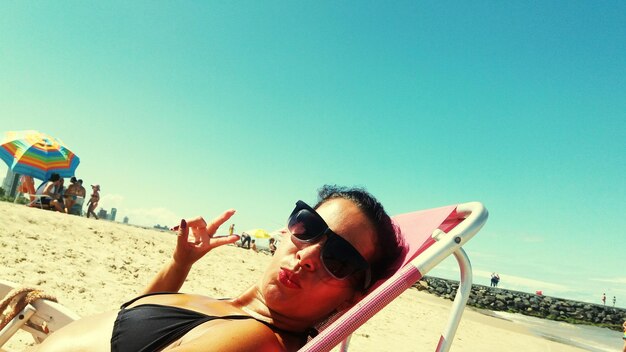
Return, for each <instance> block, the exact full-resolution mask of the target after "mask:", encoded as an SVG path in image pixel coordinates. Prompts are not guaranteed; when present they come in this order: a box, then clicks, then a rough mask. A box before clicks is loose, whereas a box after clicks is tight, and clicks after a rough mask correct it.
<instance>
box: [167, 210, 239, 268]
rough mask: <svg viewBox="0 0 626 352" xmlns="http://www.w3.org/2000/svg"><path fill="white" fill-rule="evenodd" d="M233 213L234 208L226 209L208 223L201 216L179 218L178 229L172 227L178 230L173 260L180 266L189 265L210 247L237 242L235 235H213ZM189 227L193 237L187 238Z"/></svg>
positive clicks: (237, 238)
mask: <svg viewBox="0 0 626 352" xmlns="http://www.w3.org/2000/svg"><path fill="white" fill-rule="evenodd" d="M234 214H235V210H233V209H231V210H227V211H225V212H224V213H222V215H220V216H218V217H216V218H215V219H213V221H212V222H211V223H209V224H208V225H207V223H206V221H204V219H203V218H202V217H197V218H195V219H192V220H189V221H185V220H184V219H183V220H181V222H180V226H177V227H178V229H177V228H174V230H176V229H177V230H178V241H177V243H176V248H175V249H174V255H173V257H174V262H175V263H176V264H178V265H182V266H191V265H192V264H193V263H195V262H196V261H198V260H199V259H200V258H202V257H203V256H204V255H205V254H207V253H208V252H209V251H210V250H211V249H213V248H216V247H219V246H223V245H225V244H229V243H234V242H237V241H238V240H239V236H237V235H232V236H225V237H217V238H216V237H213V235H215V232H216V231H217V229H218V228H219V227H220V226H221V225H222V224H223V223H225V222H226V221H228V219H230V217H231V216H233V215H234ZM190 229H191V233H192V235H193V239H190V238H189V230H190Z"/></svg>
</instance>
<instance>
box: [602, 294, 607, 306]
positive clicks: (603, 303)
mask: <svg viewBox="0 0 626 352" xmlns="http://www.w3.org/2000/svg"><path fill="white" fill-rule="evenodd" d="M602 305H604V306H606V293H603V294H602Z"/></svg>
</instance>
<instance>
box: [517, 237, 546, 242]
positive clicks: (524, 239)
mask: <svg viewBox="0 0 626 352" xmlns="http://www.w3.org/2000/svg"><path fill="white" fill-rule="evenodd" d="M521 240H522V242H526V243H541V242H544V241H545V238H543V237H541V236H522V237H521Z"/></svg>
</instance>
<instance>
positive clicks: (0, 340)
mask: <svg viewBox="0 0 626 352" xmlns="http://www.w3.org/2000/svg"><path fill="white" fill-rule="evenodd" d="M35 311H36V309H35V307H33V306H32V305H30V304H28V305H27V306H26V307H24V309H22V311H20V312H19V313H18V314H17V315H16V316H15V317H14V318H13V319H12V320H11V321H10V322H9V323H8V324H7V325H6V326H5V327H4V328H3V329H2V331H0V347H2V346H3V345H4V344H5V343H6V342H7V341H9V339H10V338H11V336H13V335H14V334H15V333H16V332H17V331H18V330H19V329H20V328H21V327H22V326H23V325H24V324H26V322H27V321H28V320H29V319H30V317H32V316H33V314H35Z"/></svg>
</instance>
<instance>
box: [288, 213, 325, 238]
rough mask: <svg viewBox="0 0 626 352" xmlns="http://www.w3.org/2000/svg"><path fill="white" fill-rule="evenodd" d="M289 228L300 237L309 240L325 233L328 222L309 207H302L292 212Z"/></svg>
mask: <svg viewBox="0 0 626 352" xmlns="http://www.w3.org/2000/svg"><path fill="white" fill-rule="evenodd" d="M287 228H288V229H289V232H291V233H292V234H293V235H294V236H296V237H297V238H298V239H300V240H303V241H308V240H311V239H313V238H315V237H317V236H319V235H320V234H321V233H323V232H324V231H325V230H326V224H325V223H324V222H323V221H321V219H320V218H319V217H318V216H317V214H315V213H312V212H311V211H309V210H307V209H300V210H296V211H294V213H293V214H291V216H290V217H289V223H288V224H287Z"/></svg>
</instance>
